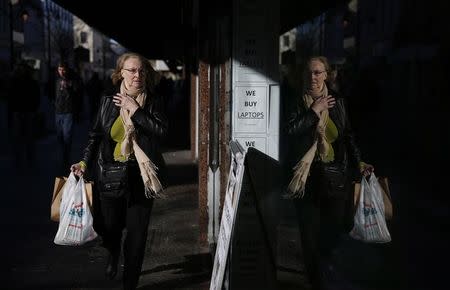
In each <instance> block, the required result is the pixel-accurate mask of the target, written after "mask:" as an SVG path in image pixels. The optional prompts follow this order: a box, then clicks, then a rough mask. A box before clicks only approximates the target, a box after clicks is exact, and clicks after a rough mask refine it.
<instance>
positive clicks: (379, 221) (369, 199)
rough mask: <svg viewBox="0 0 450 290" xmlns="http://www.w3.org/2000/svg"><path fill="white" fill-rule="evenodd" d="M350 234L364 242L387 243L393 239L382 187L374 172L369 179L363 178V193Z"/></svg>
mask: <svg viewBox="0 0 450 290" xmlns="http://www.w3.org/2000/svg"><path fill="white" fill-rule="evenodd" d="M350 236H351V237H352V238H354V239H356V240H361V241H364V242H374V243H387V242H390V241H391V235H390V234H389V231H388V228H387V226H386V220H385V218H384V203H383V196H382V192H381V187H380V184H379V183H378V179H377V178H376V177H375V174H373V173H372V174H371V175H370V177H369V180H368V181H367V180H366V178H365V177H363V178H362V179H361V194H360V196H359V201H358V205H357V208H356V213H355V217H354V226H353V229H352V230H351V231H350Z"/></svg>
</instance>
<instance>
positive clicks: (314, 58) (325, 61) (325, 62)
mask: <svg viewBox="0 0 450 290" xmlns="http://www.w3.org/2000/svg"><path fill="white" fill-rule="evenodd" d="M313 61H319V62H321V63H323V66H324V67H325V70H326V71H327V72H330V64H329V63H328V59H327V58H326V57H325V56H321V55H319V56H312V57H310V58H309V60H308V62H307V64H308V65H309V64H310V63H311V62H313Z"/></svg>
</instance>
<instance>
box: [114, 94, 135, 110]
mask: <svg viewBox="0 0 450 290" xmlns="http://www.w3.org/2000/svg"><path fill="white" fill-rule="evenodd" d="M113 102H114V104H115V105H116V106H117V107H120V108H124V109H125V110H128V111H130V114H131V115H133V114H134V112H136V110H137V109H138V108H139V105H138V103H137V102H136V100H135V99H133V98H132V97H130V96H128V95H126V94H116V95H115V96H114V97H113Z"/></svg>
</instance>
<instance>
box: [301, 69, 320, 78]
mask: <svg viewBox="0 0 450 290" xmlns="http://www.w3.org/2000/svg"><path fill="white" fill-rule="evenodd" d="M324 72H325V71H324V70H322V71H321V70H313V71H305V74H313V75H314V76H316V77H318V76H320V75H321V74H322V73H324Z"/></svg>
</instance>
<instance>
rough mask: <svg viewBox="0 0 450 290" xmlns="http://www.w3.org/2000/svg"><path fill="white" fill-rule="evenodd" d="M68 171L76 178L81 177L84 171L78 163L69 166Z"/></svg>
mask: <svg viewBox="0 0 450 290" xmlns="http://www.w3.org/2000/svg"><path fill="white" fill-rule="evenodd" d="M70 171H72V172H73V174H75V175H76V176H78V177H81V176H83V174H84V169H83V167H82V166H81V165H80V163H75V164H72V166H70Z"/></svg>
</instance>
